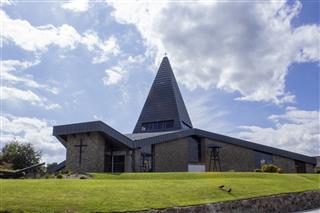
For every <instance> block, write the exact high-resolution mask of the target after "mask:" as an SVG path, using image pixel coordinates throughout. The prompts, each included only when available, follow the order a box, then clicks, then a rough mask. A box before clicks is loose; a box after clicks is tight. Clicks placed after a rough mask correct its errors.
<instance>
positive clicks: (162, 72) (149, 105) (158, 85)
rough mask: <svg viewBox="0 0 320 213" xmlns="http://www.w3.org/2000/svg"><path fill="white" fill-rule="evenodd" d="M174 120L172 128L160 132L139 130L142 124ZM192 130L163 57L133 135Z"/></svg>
mask: <svg viewBox="0 0 320 213" xmlns="http://www.w3.org/2000/svg"><path fill="white" fill-rule="evenodd" d="M164 120H174V126H173V128H170V129H162V130H146V131H142V130H141V125H142V123H148V122H156V121H164ZM187 128H192V123H191V120H190V117H189V114H188V111H187V108H186V106H185V104H184V101H183V98H182V95H181V93H180V90H179V86H178V83H177V81H176V79H175V77H174V74H173V71H172V68H171V65H170V62H169V59H168V57H164V58H163V59H162V62H161V64H160V67H159V70H158V73H157V75H156V77H155V79H154V81H153V84H152V86H151V89H150V91H149V94H148V97H147V100H146V102H145V104H144V106H143V108H142V111H141V113H140V116H139V119H138V121H137V124H136V126H135V128H134V131H133V133H141V132H152V131H168V130H170V131H172V130H178V129H187Z"/></svg>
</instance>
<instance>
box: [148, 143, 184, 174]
mask: <svg viewBox="0 0 320 213" xmlns="http://www.w3.org/2000/svg"><path fill="white" fill-rule="evenodd" d="M154 151H155V153H154V158H155V163H154V166H155V168H154V171H155V172H186V171H187V169H188V140H187V139H186V138H185V139H180V140H177V141H171V142H168V143H160V144H156V145H155V148H154Z"/></svg>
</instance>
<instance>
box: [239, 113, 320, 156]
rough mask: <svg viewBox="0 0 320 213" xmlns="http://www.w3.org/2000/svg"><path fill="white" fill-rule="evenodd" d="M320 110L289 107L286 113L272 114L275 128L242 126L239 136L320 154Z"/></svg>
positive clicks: (279, 146)
mask: <svg viewBox="0 0 320 213" xmlns="http://www.w3.org/2000/svg"><path fill="white" fill-rule="evenodd" d="M319 115H320V114H319V111H304V110H299V109H297V108H294V107H288V108H287V109H286V112H285V114H282V115H271V116H269V119H270V120H271V121H273V122H274V123H275V128H264V127H259V126H242V127H241V128H242V129H243V131H242V132H240V134H239V137H241V138H244V139H247V140H250V141H253V142H258V143H261V144H264V145H269V146H273V147H278V148H282V149H286V150H291V151H293V152H298V153H302V154H307V155H320V124H319Z"/></svg>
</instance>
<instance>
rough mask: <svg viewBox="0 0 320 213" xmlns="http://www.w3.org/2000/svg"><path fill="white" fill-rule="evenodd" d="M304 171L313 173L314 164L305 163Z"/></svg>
mask: <svg viewBox="0 0 320 213" xmlns="http://www.w3.org/2000/svg"><path fill="white" fill-rule="evenodd" d="M306 172H307V173H314V166H313V165H311V164H308V163H306Z"/></svg>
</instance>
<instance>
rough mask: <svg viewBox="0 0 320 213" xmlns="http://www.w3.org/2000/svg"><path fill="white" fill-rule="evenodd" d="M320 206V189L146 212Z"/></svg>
mask: <svg viewBox="0 0 320 213" xmlns="http://www.w3.org/2000/svg"><path fill="white" fill-rule="evenodd" d="M319 207H320V190H317V191H306V192H297V193H288V194H280V195H274V196H267V197H259V198H252V199H246V200H236V201H225V202H219V203H212V204H205V205H197V206H186V207H174V208H167V209H158V210H150V211H141V213H142V212H144V213H215V212H228V213H229V212H230V213H232V212H234V213H238V212H244V213H251V212H252V213H256V212H259V213H261V212H266V213H267V212H268V213H270V212H279V213H280V212H281V213H283V212H297V211H302V210H308V209H315V208H319Z"/></svg>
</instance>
